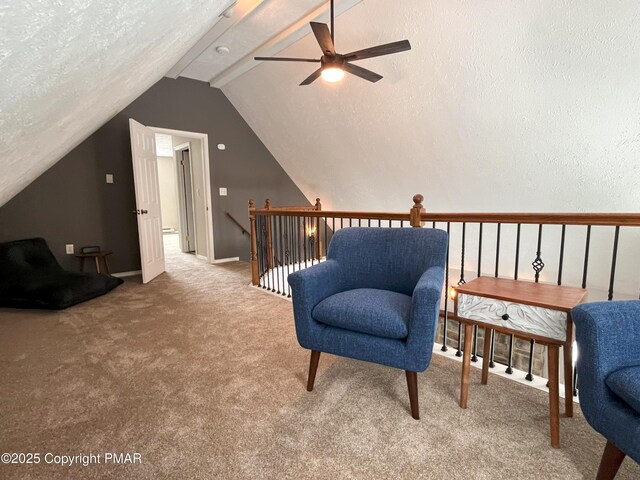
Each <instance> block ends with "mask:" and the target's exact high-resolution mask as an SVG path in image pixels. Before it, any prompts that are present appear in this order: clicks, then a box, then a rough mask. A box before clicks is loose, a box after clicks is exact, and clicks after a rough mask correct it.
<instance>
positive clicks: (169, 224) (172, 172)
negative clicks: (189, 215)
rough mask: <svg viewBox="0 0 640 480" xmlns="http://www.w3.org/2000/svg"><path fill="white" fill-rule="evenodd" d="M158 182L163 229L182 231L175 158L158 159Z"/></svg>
mask: <svg viewBox="0 0 640 480" xmlns="http://www.w3.org/2000/svg"><path fill="white" fill-rule="evenodd" d="M158 181H159V184H160V205H161V208H162V227H163V228H173V229H175V230H176V231H178V230H180V220H179V218H180V212H179V209H178V208H179V207H178V175H177V169H176V160H175V158H174V157H158Z"/></svg>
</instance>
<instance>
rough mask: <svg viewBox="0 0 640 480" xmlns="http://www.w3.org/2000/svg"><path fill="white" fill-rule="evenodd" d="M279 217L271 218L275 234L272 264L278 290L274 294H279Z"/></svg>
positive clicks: (280, 240)
mask: <svg viewBox="0 0 640 480" xmlns="http://www.w3.org/2000/svg"><path fill="white" fill-rule="evenodd" d="M279 218H280V217H273V227H274V228H273V230H272V233H275V235H274V236H273V239H274V243H275V248H274V251H275V253H274V257H275V262H274V263H273V269H274V270H275V273H276V282H277V286H278V289H277V291H276V293H278V294H279V293H280V275H278V269H279V268H280V267H279V266H278V256H280V249H279V246H280V244H281V243H282V239H281V238H280V231H279V230H278V219H279Z"/></svg>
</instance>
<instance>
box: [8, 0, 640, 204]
mask: <svg viewBox="0 0 640 480" xmlns="http://www.w3.org/2000/svg"><path fill="white" fill-rule="evenodd" d="M231 3H232V0H206V1H205V0H184V1H182V2H180V5H179V7H180V8H179V12H178V10H177V9H176V4H175V2H170V1H168V0H156V1H154V2H148V1H142V0H120V1H119V2H102V1H98V0H65V1H64V2H60V1H53V0H22V1H20V2H11V3H9V2H8V0H0V31H2V35H0V131H1V132H2V133H1V135H2V141H1V142H0V205H2V204H4V203H6V201H7V200H8V199H10V198H11V197H12V196H13V195H15V194H16V193H17V192H19V191H20V190H21V189H22V188H24V187H25V186H26V185H27V184H28V183H30V182H31V181H33V180H34V179H35V178H37V176H38V175H40V174H41V173H42V172H43V171H44V170H46V169H47V168H49V167H50V166H51V165H52V164H53V163H55V162H56V161H57V160H58V159H60V158H61V157H62V156H63V155H64V154H66V153H67V152H69V151H70V150H71V149H72V148H73V147H75V146H76V145H77V144H78V143H79V142H81V141H82V140H83V139H85V138H86V137H87V136H88V135H90V134H91V133H92V132H93V131H95V130H96V129H97V128H98V127H99V126H101V125H102V124H103V123H104V122H105V121H106V120H108V119H109V118H110V117H111V116H113V115H114V114H115V113H117V112H118V111H120V110H121V109H122V108H124V107H125V106H126V105H127V104H128V103H130V102H131V101H132V100H133V99H135V98H136V97H137V96H139V95H140V94H141V93H142V92H143V91H144V90H145V89H147V88H148V87H149V86H151V85H152V84H153V83H155V82H156V81H157V80H159V79H160V78H161V77H162V76H163V75H165V74H169V75H173V76H176V75H178V74H180V75H182V76H187V77H190V78H195V79H199V80H203V81H209V82H211V84H212V85H214V86H221V87H222V88H223V91H224V92H225V94H226V95H227V96H228V97H229V99H230V100H231V101H232V102H233V104H234V105H235V106H236V108H237V109H238V110H239V111H240V113H241V114H242V115H243V117H244V118H245V119H246V120H247V122H248V123H249V124H250V125H251V126H252V128H253V129H254V130H255V131H256V133H257V134H258V135H259V136H260V138H261V139H262V141H263V142H264V143H265V144H266V146H267V147H268V148H269V149H270V151H271V152H272V153H273V154H274V156H275V157H276V159H277V160H278V161H279V162H280V163H281V165H282V166H283V167H284V168H285V170H286V171H287V173H289V175H290V176H291V177H292V178H293V180H294V181H295V182H296V183H297V184H298V186H299V187H301V188H302V190H303V191H304V193H305V194H306V195H307V196H308V197H309V198H310V199H314V198H315V197H316V196H320V197H321V198H322V199H323V200H325V205H327V206H334V207H337V208H347V209H382V210H404V209H406V207H407V204H408V203H410V197H411V195H412V194H413V193H415V192H422V193H424V194H425V196H426V198H427V200H426V205H427V207H428V208H432V209H439V210H452V209H459V210H478V209H481V210H496V211H499V210H523V211H527V210H529V211H530V210H575V211H585V210H592V211H603V210H619V211H629V210H637V205H638V204H640V183H639V182H640V170H639V169H640V164H639V162H637V158H638V154H639V153H640V115H639V114H638V112H639V111H640V83H639V82H637V79H638V78H640V61H639V59H640V41H639V38H638V37H639V36H638V25H640V4H638V2H637V1H635V0H618V1H616V2H602V1H601V0H581V1H577V0H576V1H566V2H557V1H556V0H540V1H537V2H513V1H512V0H488V1H483V2H478V1H477V0H454V1H451V0H406V1H404V2H401V3H399V2H390V1H388V0H338V1H337V2H336V4H337V7H336V10H337V12H338V14H339V16H338V17H337V20H336V46H337V49H338V51H340V52H348V51H352V50H357V49H361V48H365V47H369V46H373V45H377V44H382V43H387V42H391V41H396V40H401V39H405V38H407V39H409V40H410V41H411V44H412V46H413V49H412V50H411V51H409V52H403V53H399V54H396V55H391V56H386V57H378V58H373V59H368V60H364V61H362V62H360V63H359V64H360V65H361V66H363V67H365V68H370V69H372V70H374V71H376V72H378V73H380V74H381V75H383V76H384V78H383V79H382V80H381V81H380V82H378V83H376V84H370V83H368V82H365V81H363V80H361V79H359V78H355V77H351V76H347V78H346V79H345V80H344V81H343V82H341V83H339V84H337V85H328V84H325V83H323V82H322V81H320V80H319V81H316V82H315V83H314V84H313V85H311V86H309V87H299V86H298V84H299V83H300V81H302V80H303V79H304V78H306V77H307V76H308V75H309V74H310V73H311V72H312V71H313V70H314V65H312V64H305V63H273V62H264V63H260V62H255V61H254V60H253V59H252V57H253V56H254V55H262V56H271V55H275V54H279V55H285V56H302V57H308V56H312V57H313V56H319V54H320V52H319V48H318V45H317V43H316V41H315V39H314V37H313V35H311V34H310V29H309V27H308V21H309V20H314V19H318V20H320V21H327V19H328V15H327V2H325V1H323V0H264V1H262V2H261V1H260V0H239V1H238V4H237V5H236V7H235V9H234V13H233V15H232V16H231V18H228V19H227V18H224V17H220V16H219V15H220V13H221V12H222V11H223V10H224V9H225V8H226V7H228V6H229V5H230V4H231ZM399 5H400V6H399ZM343 11H344V13H343V14H342V15H340V13H341V12H343ZM222 45H224V46H226V47H228V48H229V49H230V53H229V54H228V55H220V54H218V53H216V52H215V48H216V47H218V46H222ZM176 72H178V73H176Z"/></svg>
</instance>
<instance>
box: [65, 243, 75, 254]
mask: <svg viewBox="0 0 640 480" xmlns="http://www.w3.org/2000/svg"><path fill="white" fill-rule="evenodd" d="M65 248H66V249H67V255H73V243H67V244H66V245H65Z"/></svg>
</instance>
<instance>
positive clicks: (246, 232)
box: [224, 212, 251, 237]
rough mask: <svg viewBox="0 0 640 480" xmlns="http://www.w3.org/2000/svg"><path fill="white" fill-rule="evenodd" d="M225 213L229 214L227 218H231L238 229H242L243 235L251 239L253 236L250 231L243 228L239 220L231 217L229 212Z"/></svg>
mask: <svg viewBox="0 0 640 480" xmlns="http://www.w3.org/2000/svg"><path fill="white" fill-rule="evenodd" d="M224 213H226V214H227V217H229V218H230V219H231V221H232V222H233V223H235V224H236V225H237V226H238V227H240V230H242V234H243V235H248V236H249V237H251V234H250V233H249V230H247V229H246V228H244V227H243V226H242V224H241V223H240V222H239V221H238V220H236V219H235V217H234V216H233V215H231V214H230V213H229V212H224Z"/></svg>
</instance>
